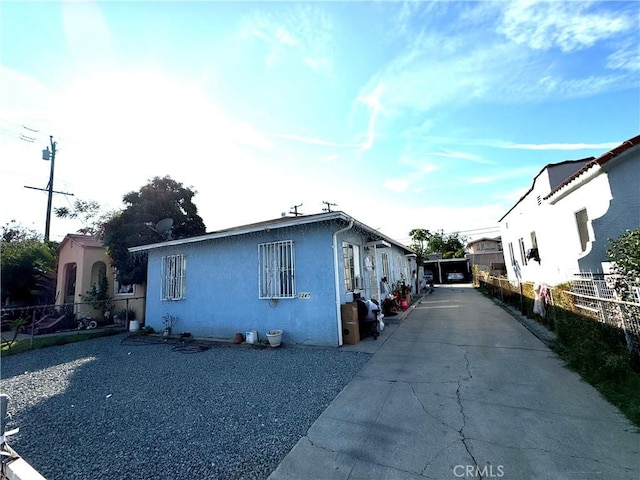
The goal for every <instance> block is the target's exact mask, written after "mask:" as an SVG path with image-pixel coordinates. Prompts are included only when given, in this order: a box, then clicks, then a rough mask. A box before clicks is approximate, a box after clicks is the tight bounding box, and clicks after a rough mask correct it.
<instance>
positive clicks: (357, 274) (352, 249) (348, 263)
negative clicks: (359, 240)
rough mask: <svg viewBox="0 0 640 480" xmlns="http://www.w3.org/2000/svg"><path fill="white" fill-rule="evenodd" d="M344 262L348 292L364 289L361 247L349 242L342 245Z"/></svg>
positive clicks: (345, 283)
mask: <svg viewBox="0 0 640 480" xmlns="http://www.w3.org/2000/svg"><path fill="white" fill-rule="evenodd" d="M342 258H343V260H344V286H345V290H346V291H347V292H354V291H356V290H361V289H362V272H361V271H360V247H358V246H357V245H352V244H350V243H347V242H343V244H342Z"/></svg>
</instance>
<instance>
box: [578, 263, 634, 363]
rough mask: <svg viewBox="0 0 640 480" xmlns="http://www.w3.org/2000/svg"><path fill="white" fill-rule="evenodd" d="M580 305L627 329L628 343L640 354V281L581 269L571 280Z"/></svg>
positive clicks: (620, 327)
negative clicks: (585, 271)
mask: <svg viewBox="0 0 640 480" xmlns="http://www.w3.org/2000/svg"><path fill="white" fill-rule="evenodd" d="M569 286H570V291H568V292H566V293H568V294H570V295H571V296H572V297H573V298H574V305H575V306H576V308H577V309H580V310H584V311H587V312H590V313H591V314H592V315H594V316H595V317H596V318H597V319H598V320H599V321H600V322H602V323H606V324H608V325H612V326H614V327H616V328H619V329H621V330H622V331H623V332H624V335H625V339H626V341H627V345H628V347H629V349H630V350H633V351H634V352H635V353H636V354H637V355H639V356H640V282H638V281H634V280H632V279H629V278H625V277H621V276H619V275H604V274H595V273H578V274H575V275H574V276H573V278H571V280H569Z"/></svg>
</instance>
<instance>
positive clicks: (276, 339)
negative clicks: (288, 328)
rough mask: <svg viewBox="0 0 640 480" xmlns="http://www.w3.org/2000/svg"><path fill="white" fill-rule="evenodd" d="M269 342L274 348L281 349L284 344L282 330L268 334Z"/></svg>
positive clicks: (271, 331)
mask: <svg viewBox="0 0 640 480" xmlns="http://www.w3.org/2000/svg"><path fill="white" fill-rule="evenodd" d="M267 340H269V345H271V346H272V347H279V346H280V344H281V343H282V330H269V331H268V332H267Z"/></svg>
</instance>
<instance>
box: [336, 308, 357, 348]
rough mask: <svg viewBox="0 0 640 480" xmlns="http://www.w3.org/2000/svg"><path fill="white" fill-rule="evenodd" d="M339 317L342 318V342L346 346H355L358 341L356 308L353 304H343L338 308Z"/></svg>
mask: <svg viewBox="0 0 640 480" xmlns="http://www.w3.org/2000/svg"><path fill="white" fill-rule="evenodd" d="M340 315H341V318H342V342H343V343H344V344H346V345H355V344H356V343H358V342H359V341H360V328H359V325H358V306H357V305H356V304H355V303H344V304H342V305H341V306H340Z"/></svg>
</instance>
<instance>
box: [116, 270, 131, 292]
mask: <svg viewBox="0 0 640 480" xmlns="http://www.w3.org/2000/svg"><path fill="white" fill-rule="evenodd" d="M123 287H126V288H123ZM121 289H123V290H129V291H124V292H121V291H120V290H121ZM113 293H114V295H129V296H133V295H135V293H136V286H135V285H134V284H131V283H122V284H121V283H120V282H119V281H118V277H117V275H116V273H115V272H114V274H113Z"/></svg>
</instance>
